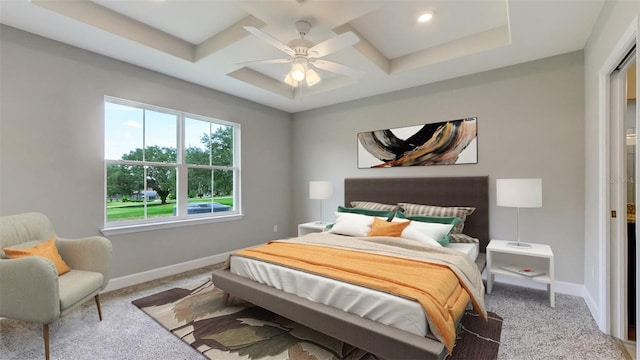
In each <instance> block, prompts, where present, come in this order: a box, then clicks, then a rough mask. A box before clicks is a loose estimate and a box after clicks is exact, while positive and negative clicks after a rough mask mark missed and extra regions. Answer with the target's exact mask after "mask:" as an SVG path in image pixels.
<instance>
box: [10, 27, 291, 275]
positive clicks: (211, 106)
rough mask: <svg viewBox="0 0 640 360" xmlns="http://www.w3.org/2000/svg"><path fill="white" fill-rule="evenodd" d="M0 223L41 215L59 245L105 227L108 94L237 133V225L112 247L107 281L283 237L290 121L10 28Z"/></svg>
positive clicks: (176, 231)
mask: <svg viewBox="0 0 640 360" xmlns="http://www.w3.org/2000/svg"><path fill="white" fill-rule="evenodd" d="M0 47H1V48H2V52H1V54H0V75H1V85H0V86H1V87H0V104H1V108H0V121H1V123H0V129H1V131H0V169H1V171H0V214H1V215H8V214H14V213H20V212H25V211H40V212H43V213H45V214H47V215H48V216H49V217H50V219H51V220H52V222H53V223H54V224H55V227H56V230H57V232H58V235H59V236H62V237H79V236H87V235H98V234H99V229H100V228H101V227H102V225H103V216H104V215H103V207H104V204H105V200H104V161H103V156H104V155H103V154H104V149H103V148H104V125H103V99H104V95H111V96H115V97H119V98H124V99H129V100H134V101H139V102H143V103H147V104H152V105H157V106H162V107H166V108H172V109H177V110H182V111H187V112H191V113H195V114H200V115H204V116H210V117H214V118H219V119H224V120H229V121H233V122H237V123H240V124H241V126H242V160H241V161H242V207H243V211H244V213H245V217H244V219H242V220H238V221H230V222H222V223H213V224H207V225H199V226H187V227H180V228H173V229H168V230H159V231H147V232H140V233H134V234H127V235H119V236H111V237H110V239H111V241H112V242H113V248H114V252H113V274H112V275H113V276H114V277H119V276H124V275H128V274H135V273H138V272H142V271H146V270H150V269H155V268H159V267H164V266H169V265H172V264H177V263H182V262H186V261H189V260H195V259H200V258H203V257H206V256H210V255H216V254H220V253H223V252H226V251H229V250H234V249H238V248H242V247H246V246H249V245H255V244H258V243H261V242H264V241H266V240H269V239H272V238H275V237H282V236H286V235H289V234H288V233H287V231H286V230H287V229H289V228H291V222H290V221H291V220H290V216H289V215H290V213H291V210H290V208H291V206H290V204H291V195H290V190H289V188H290V184H291V155H290V139H291V115H290V114H288V113H285V112H281V111H277V110H274V109H271V108H268V107H265V106H261V105H257V104H255V103H253V102H249V101H245V100H242V99H239V98H236V97H233V96H230V95H226V94H223V93H220V92H216V91H212V90H209V89H205V88H203V87H200V86H196V85H193V84H190V83H187V82H184V81H180V80H177V79H174V78H171V77H167V76H163V75H160V74H158V73H155V72H151V71H147V70H144V69H141V68H139V67H136V66H133V65H129V64H125V63H123V62H120V61H116V60H113V59H109V58H106V57H103V56H100V55H96V54H94V53H90V52H87V51H83V50H80V49H77V48H74V47H70V46H67V45H63V44H61V43H58V42H55V41H51V40H47V39H44V38H41V37H38V36H35V35H31V34H28V33H25V32H22V31H19V30H16V29H13V28H10V27H6V26H2V28H1V31H0ZM273 225H278V228H279V232H278V233H274V232H273Z"/></svg>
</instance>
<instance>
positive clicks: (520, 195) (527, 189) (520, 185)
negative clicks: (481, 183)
mask: <svg viewBox="0 0 640 360" xmlns="http://www.w3.org/2000/svg"><path fill="white" fill-rule="evenodd" d="M496 204H497V205H498V206H505V207H517V208H539V207H542V179H496Z"/></svg>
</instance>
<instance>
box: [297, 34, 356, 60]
mask: <svg viewBox="0 0 640 360" xmlns="http://www.w3.org/2000/svg"><path fill="white" fill-rule="evenodd" d="M358 41H360V38H359V37H358V35H356V34H354V33H353V32H351V31H347V32H345V33H342V34H340V35H338V36H335V37H332V38H331V39H329V40H325V41H323V42H321V43H319V44H317V45H315V46H314V47H312V48H311V49H309V57H310V58H321V57H323V56H327V55H329V54H332V53H334V52H336V51H338V50H341V49H343V48H346V47H348V46H352V45H354V44H356V43H358Z"/></svg>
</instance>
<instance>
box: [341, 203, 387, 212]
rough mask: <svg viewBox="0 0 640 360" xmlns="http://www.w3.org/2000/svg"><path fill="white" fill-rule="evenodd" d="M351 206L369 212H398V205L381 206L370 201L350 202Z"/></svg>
mask: <svg viewBox="0 0 640 360" xmlns="http://www.w3.org/2000/svg"><path fill="white" fill-rule="evenodd" d="M351 206H353V207H357V208H365V209H371V210H385V211H393V212H396V211H397V210H399V207H398V205H389V204H381V203H377V202H371V201H352V202H351Z"/></svg>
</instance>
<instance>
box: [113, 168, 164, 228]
mask: <svg viewBox="0 0 640 360" xmlns="http://www.w3.org/2000/svg"><path fill="white" fill-rule="evenodd" d="M145 170H146V171H145ZM145 177H146V179H147V187H146V189H145V187H144V184H145V182H144V179H145ZM175 183H176V169H175V168H173V167H153V166H150V167H148V168H147V169H145V167H144V166H131V165H107V222H111V221H122V220H141V219H146V218H150V217H162V216H174V215H175V214H174V205H175V190H173V189H175Z"/></svg>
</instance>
